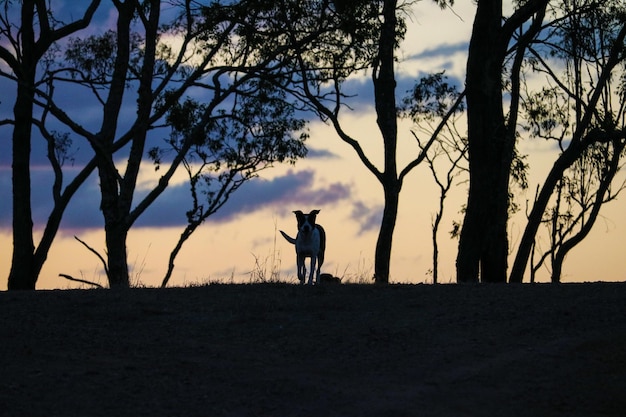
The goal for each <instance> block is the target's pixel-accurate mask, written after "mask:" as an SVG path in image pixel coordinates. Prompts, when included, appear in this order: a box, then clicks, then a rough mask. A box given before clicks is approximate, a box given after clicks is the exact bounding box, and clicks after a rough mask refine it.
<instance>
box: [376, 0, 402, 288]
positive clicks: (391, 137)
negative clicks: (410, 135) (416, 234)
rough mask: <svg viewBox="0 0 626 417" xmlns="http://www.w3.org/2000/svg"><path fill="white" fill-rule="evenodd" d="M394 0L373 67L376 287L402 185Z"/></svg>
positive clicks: (385, 268)
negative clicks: (378, 206)
mask: <svg viewBox="0 0 626 417" xmlns="http://www.w3.org/2000/svg"><path fill="white" fill-rule="evenodd" d="M396 6H397V1H396V0H385V3H384V5H383V17H384V21H383V25H382V27H381V32H380V43H379V46H378V59H377V61H376V64H375V65H374V72H373V82H374V96H375V100H376V116H377V119H376V123H377V124H378V128H379V130H380V133H381V134H382V136H383V142H384V149H385V156H384V163H385V170H384V172H383V173H381V174H380V175H379V177H378V179H379V181H380V182H381V184H382V186H383V189H384V194H385V208H384V210H383V220H382V223H381V226H380V232H379V234H378V241H377V242H376V253H375V255H374V257H375V265H374V279H375V281H376V283H377V284H387V283H388V282H389V266H390V263H391V244H392V241H393V231H394V228H395V226H396V219H397V217H398V198H399V194H400V188H401V183H400V181H399V180H398V167H397V162H396V151H397V143H398V120H397V117H398V116H397V110H396V97H395V94H396V80H395V75H394V67H393V62H394V50H395V42H396V25H397V19H396Z"/></svg>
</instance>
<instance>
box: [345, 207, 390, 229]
mask: <svg viewBox="0 0 626 417" xmlns="http://www.w3.org/2000/svg"><path fill="white" fill-rule="evenodd" d="M382 217H383V206H382V205H380V204H378V205H375V206H373V207H370V206H367V205H366V204H365V203H363V202H362V201H356V202H354V203H353V208H352V213H350V219H351V220H354V221H355V222H356V223H358V224H359V225H360V228H359V233H358V234H359V235H362V234H363V233H366V232H369V231H371V230H377V229H378V228H379V227H380V222H381V220H382Z"/></svg>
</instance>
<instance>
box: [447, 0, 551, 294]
mask: <svg viewBox="0 0 626 417" xmlns="http://www.w3.org/2000/svg"><path fill="white" fill-rule="evenodd" d="M477 3H478V7H477V9H476V16H475V20H474V26H473V28H472V37H471V39H470V45H469V55H468V59H467V75H466V90H465V91H466V102H467V119H468V155H469V193H468V200H467V207H466V211H465V218H464V220H463V226H462V230H461V234H460V239H459V251H458V254H457V261H456V263H457V264H456V267H457V281H458V282H478V281H482V282H506V278H507V256H508V236H507V221H508V216H509V182H510V179H511V166H512V164H513V160H514V154H515V142H516V127H517V126H516V125H517V114H518V107H519V88H520V68H521V65H522V63H523V59H524V55H525V53H526V49H527V47H528V45H529V44H530V43H531V42H532V40H533V39H534V38H535V36H536V35H537V34H538V33H539V32H540V30H541V27H542V22H543V17H544V14H545V10H546V6H547V4H548V0H529V1H526V2H520V7H519V8H518V9H517V10H516V11H515V12H514V13H513V14H512V15H511V16H510V17H508V18H506V19H504V15H503V12H502V0H478V2H477ZM529 20H530V23H529V24H528V23H527V22H528V21H529ZM519 32H521V33H522V34H521V35H520V33H519ZM514 35H517V41H516V42H515V44H514V45H513V47H510V44H511V42H512V40H513V37H514ZM510 54H513V58H512V63H511V67H510V70H509V74H508V77H509V79H510V88H509V90H510V91H508V93H509V94H510V100H509V103H510V104H509V109H508V112H507V114H508V116H507V114H505V112H504V105H503V101H504V97H503V94H504V92H505V90H504V88H505V85H504V84H503V82H502V79H503V70H504V68H505V64H506V61H507V57H509V56H510Z"/></svg>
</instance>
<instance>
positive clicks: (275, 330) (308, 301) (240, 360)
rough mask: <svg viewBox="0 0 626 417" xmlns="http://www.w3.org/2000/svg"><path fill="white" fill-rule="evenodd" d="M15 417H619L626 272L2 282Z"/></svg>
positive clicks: (2, 409) (0, 308) (7, 385)
mask: <svg viewBox="0 0 626 417" xmlns="http://www.w3.org/2000/svg"><path fill="white" fill-rule="evenodd" d="M0 317H1V321H0V375H1V376H0V379H1V381H2V390H1V391H0V415H2V416H28V417H36V416H42V417H43V416H45V417H51V416H64V417H69V416H156V417H159V416H218V417H219V416H359V417H362V416H394V417H395V416H568V417H571V416H585V417H588V416H624V415H626V395H625V392H626V321H625V320H624V319H625V318H626V284H621V283H619V284H618V283H592V284H566V285H548V284H544V285H472V286H465V285H462V286H461V285H438V286H432V285H415V286H407V285H397V286H388V287H380V286H373V285H328V286H319V287H300V286H295V285H286V284H274V285H272V284H259V285H210V286H206V287H197V288H180V289H164V290H163V289H134V290H128V291H107V290H72V291H38V292H2V293H0Z"/></svg>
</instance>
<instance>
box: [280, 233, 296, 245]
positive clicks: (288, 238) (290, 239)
mask: <svg viewBox="0 0 626 417" xmlns="http://www.w3.org/2000/svg"><path fill="white" fill-rule="evenodd" d="M280 234H281V235H283V237H284V238H285V239H287V242H289V243H291V244H292V245H295V244H296V239H294V238H292V237H291V236H289V235H288V234H287V233H285V232H283V231H282V230H281V231H280Z"/></svg>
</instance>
